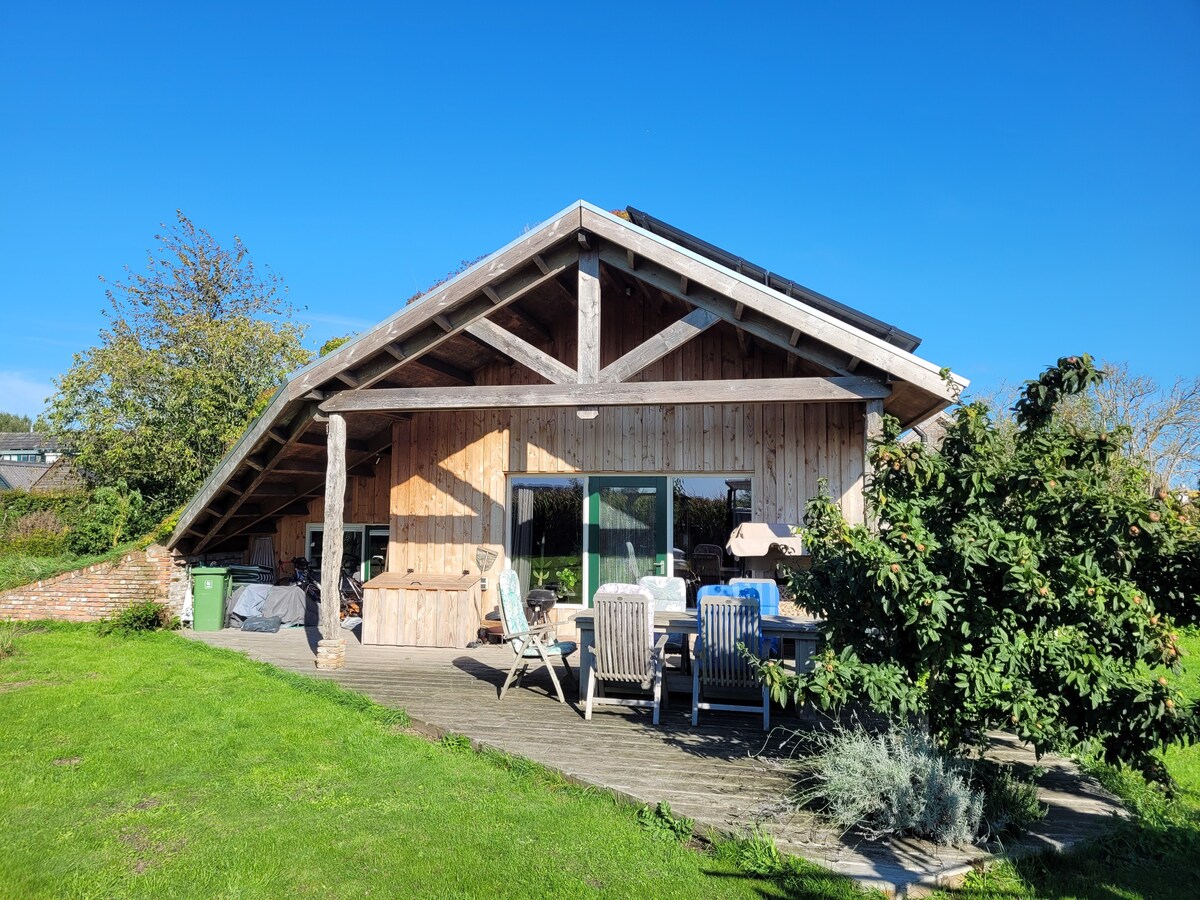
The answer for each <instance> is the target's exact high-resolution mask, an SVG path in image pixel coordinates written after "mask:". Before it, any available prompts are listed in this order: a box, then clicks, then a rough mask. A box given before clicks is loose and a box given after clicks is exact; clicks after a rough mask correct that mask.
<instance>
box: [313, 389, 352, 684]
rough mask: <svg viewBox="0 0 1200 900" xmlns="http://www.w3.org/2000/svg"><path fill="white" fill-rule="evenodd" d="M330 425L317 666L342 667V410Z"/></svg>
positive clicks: (343, 446)
mask: <svg viewBox="0 0 1200 900" xmlns="http://www.w3.org/2000/svg"><path fill="white" fill-rule="evenodd" d="M328 429H329V430H328V434H327V453H328V461H327V463H326V467H325V532H324V534H322V535H321V640H320V641H319V642H318V643H317V668H318V669H340V668H342V666H344V665H345V664H346V639H345V638H343V637H342V636H341V634H342V618H341V610H342V583H341V582H342V543H343V542H342V530H343V525H344V523H345V518H344V516H343V507H344V505H345V502H346V417H345V416H344V415H342V414H341V413H330V414H329V426H328Z"/></svg>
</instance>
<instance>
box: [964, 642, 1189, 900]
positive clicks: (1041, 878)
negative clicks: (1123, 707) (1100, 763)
mask: <svg viewBox="0 0 1200 900" xmlns="http://www.w3.org/2000/svg"><path fill="white" fill-rule="evenodd" d="M1180 645H1181V647H1182V649H1183V651H1184V655H1185V658H1184V665H1185V666H1186V669H1187V670H1186V672H1185V674H1184V675H1183V676H1182V677H1179V676H1174V675H1171V676H1169V677H1170V678H1171V679H1172V680H1176V679H1178V683H1179V686H1180V689H1181V690H1182V691H1183V692H1184V693H1185V694H1186V695H1187V696H1188V697H1190V698H1191V699H1192V700H1193V701H1200V631H1191V632H1187V633H1185V634H1184V635H1183V638H1182V640H1181V641H1180ZM1164 761H1165V762H1166V765H1167V770H1168V771H1169V772H1170V774H1171V777H1172V778H1174V779H1175V781H1176V784H1177V785H1178V791H1177V794H1176V796H1175V798H1174V799H1172V800H1168V799H1166V798H1165V797H1164V796H1163V794H1162V793H1161V792H1160V791H1158V790H1155V789H1152V788H1149V787H1147V785H1146V783H1145V781H1144V780H1143V779H1142V778H1141V777H1140V776H1139V775H1137V774H1135V773H1132V772H1128V771H1114V770H1112V769H1107V768H1104V767H1097V768H1096V770H1095V774H1096V775H1097V776H1098V777H1099V778H1100V780H1101V781H1102V782H1104V784H1105V785H1106V786H1107V787H1108V788H1109V789H1110V790H1112V791H1113V792H1115V793H1117V794H1118V795H1120V796H1122V797H1123V798H1124V799H1125V800H1126V802H1127V803H1128V804H1129V806H1130V807H1131V808H1132V809H1133V810H1134V812H1135V813H1136V819H1135V821H1133V822H1130V823H1128V824H1126V825H1123V826H1121V827H1119V828H1116V829H1115V830H1114V831H1113V832H1112V834H1110V835H1108V836H1106V837H1104V838H1102V839H1100V840H1098V841H1096V842H1094V843H1092V844H1090V845H1088V846H1085V847H1080V848H1078V849H1076V850H1075V851H1074V852H1072V853H1068V854H1052V855H1045V856H1038V857H1033V858H1031V859H1026V860H1020V861H1017V862H1014V863H1005V864H1003V865H1000V866H996V867H994V868H992V869H990V870H988V871H987V872H984V873H980V874H978V875H975V876H973V877H972V878H971V879H970V880H969V882H968V884H967V886H966V887H965V888H964V889H963V890H961V891H956V892H954V893H955V896H956V897H970V898H975V897H978V898H999V897H1046V898H1068V897H1096V898H1112V900H1116V898H1143V900H1150V898H1180V900H1183V898H1187V900H1191V898H1194V897H1198V896H1200V873H1197V871H1196V869H1197V867H1198V866H1200V745H1197V744H1193V745H1192V746H1191V747H1180V748H1173V749H1171V750H1170V751H1168V752H1167V753H1166V755H1165V757H1164Z"/></svg>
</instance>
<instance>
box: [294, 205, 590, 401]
mask: <svg viewBox="0 0 1200 900" xmlns="http://www.w3.org/2000/svg"><path fill="white" fill-rule="evenodd" d="M580 215H581V207H580V205H578V204H576V205H573V206H571V207H569V208H567V209H565V210H563V211H562V212H561V213H559V214H558V215H557V216H555V217H554V218H553V219H550V220H549V221H547V222H546V223H545V224H544V225H542V226H540V227H538V228H537V229H535V230H533V231H531V232H529V233H528V234H526V235H523V236H522V237H521V238H519V239H518V240H516V241H514V242H513V243H511V244H509V245H508V246H507V247H505V248H503V249H502V250H498V251H497V252H496V253H493V254H492V255H491V256H489V257H488V258H487V259H485V260H483V261H482V262H480V263H478V264H476V265H474V266H472V267H471V268H470V269H468V270H467V271H465V272H463V273H462V274H461V275H458V276H456V277H454V278H452V279H450V280H449V281H447V282H446V283H445V284H443V285H441V286H439V287H438V288H437V289H435V290H433V291H431V292H430V293H429V295H428V296H426V297H423V298H422V299H421V301H420V302H419V303H414V304H412V305H410V306H408V307H406V308H404V309H403V310H401V311H400V312H399V313H397V314H396V315H395V316H393V317H392V318H391V319H388V320H387V321H386V322H383V323H381V324H380V325H379V326H378V327H376V328H374V329H372V330H371V331H369V332H367V333H366V334H364V335H363V336H362V337H360V338H358V339H357V340H355V341H352V342H350V343H349V344H347V345H345V346H344V347H340V348H338V349H337V350H336V351H334V352H333V353H331V354H329V356H327V357H325V358H324V359H322V360H321V361H320V362H318V363H316V364H315V365H313V366H312V367H311V368H309V369H307V370H305V371H304V372H302V373H301V374H300V375H298V376H296V378H294V379H292V381H291V383H289V385H288V396H289V397H290V398H292V399H296V398H297V397H298V396H300V395H301V394H303V393H306V392H307V391H310V390H312V389H314V388H320V387H321V386H322V385H323V384H326V383H327V382H329V381H330V379H333V378H335V377H336V373H337V372H339V371H343V370H346V369H353V370H355V371H356V374H357V376H358V377H359V379H360V380H361V381H362V382H363V387H369V385H368V384H367V382H368V380H369V378H371V377H374V378H375V380H376V381H378V380H379V379H380V378H384V377H386V375H387V372H386V371H385V372H384V373H382V374H378V373H370V374H368V373H367V372H364V371H362V370H360V369H359V367H360V366H363V365H364V364H365V363H367V361H368V360H369V359H371V357H374V356H377V355H378V354H379V353H380V352H382V351H383V350H384V347H385V346H386V345H388V344H392V343H395V342H396V341H397V340H401V339H407V338H410V337H411V336H412V335H414V333H415V332H423V331H424V325H426V324H433V323H432V319H433V317H434V316H437V315H445V316H447V318H449V319H450V321H451V322H453V323H454V324H455V325H457V326H461V325H465V324H466V322H464V321H462V316H461V314H457V315H456V314H455V311H457V310H459V308H460V307H461V306H462V305H463V304H469V303H472V302H473V301H478V302H479V303H482V304H483V306H485V307H486V308H487V309H491V308H492V306H493V304H492V302H491V300H489V299H488V298H487V296H486V295H485V294H484V293H483V287H484V285H489V286H491V287H492V288H493V289H494V290H495V291H496V292H497V293H498V294H499V295H500V296H501V297H502V299H504V300H508V299H515V297H513V296H511V294H509V295H506V291H512V290H513V289H515V288H517V287H518V286H520V285H521V284H522V283H524V284H529V283H530V282H533V281H536V280H539V279H541V278H543V277H546V275H545V273H543V272H541V271H540V270H539V269H537V267H536V266H535V265H534V264H533V262H532V257H533V256H534V255H535V254H540V255H542V257H543V259H545V260H546V261H547V262H550V258H551V257H552V256H553V255H554V254H553V252H551V248H554V249H556V250H558V251H559V252H561V251H562V249H563V247H562V246H559V245H565V248H566V250H567V251H568V253H569V254H570V256H569V257H568V259H569V262H571V263H573V262H574V258H575V257H574V254H575V247H574V246H573V245H574V241H571V240H570V238H571V235H572V234H574V233H575V232H576V231H577V230H578V226H579V221H580ZM568 241H569V243H567V242H568ZM556 267H557V266H556V265H555V264H554V263H550V268H551V269H554V268H556ZM483 314H484V313H483V312H482V311H480V312H479V315H483ZM472 318H478V315H476V316H473V317H472ZM438 330H439V331H440V330H441V329H438ZM427 349H428V348H427ZM406 355H409V356H412V355H414V354H413V352H412V351H411V350H410V351H409V352H408V353H407V354H406Z"/></svg>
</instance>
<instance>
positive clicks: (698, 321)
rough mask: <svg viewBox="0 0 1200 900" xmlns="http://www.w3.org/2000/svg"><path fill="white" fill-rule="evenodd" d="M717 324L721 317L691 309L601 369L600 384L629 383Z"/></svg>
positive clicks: (706, 311) (702, 310)
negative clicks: (610, 382)
mask: <svg viewBox="0 0 1200 900" xmlns="http://www.w3.org/2000/svg"><path fill="white" fill-rule="evenodd" d="M718 321H720V317H718V316H717V314H716V313H713V312H710V311H709V310H707V309H693V310H692V311H691V312H690V313H688V314H687V315H686V316H684V317H683V318H682V319H680V320H679V321H678V322H674V323H673V324H671V325H668V326H667V327H666V328H664V329H663V330H662V331H660V332H659V333H658V334H656V335H654V337H652V338H650V339H648V340H646V341H644V342H643V343H641V344H639V345H638V346H636V347H634V348H633V349H632V350H630V351H629V352H628V353H626V354H625V355H624V356H622V357H621V358H620V359H618V360H616V361H614V362H611V363H609V364H608V365H607V366H605V367H604V368H603V369H601V370H600V380H601V381H628V380H629V379H630V378H632V377H633V376H634V375H636V374H637V373H638V372H640V371H642V370H643V369H645V368H646V367H647V366H649V365H651V364H652V363H656V362H658V361H659V360H660V359H662V358H663V357H664V356H668V355H669V354H671V353H673V352H674V351H675V350H678V349H679V348H680V347H682V346H683V345H684V344H686V343H687V342H688V341H690V340H691V339H692V338H694V337H696V336H697V335H701V334H703V333H704V332H705V331H707V330H708V329H709V328H711V327H712V326H713V325H715V324H716V323H717V322H718Z"/></svg>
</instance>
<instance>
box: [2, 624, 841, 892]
mask: <svg viewBox="0 0 1200 900" xmlns="http://www.w3.org/2000/svg"><path fill="white" fill-rule="evenodd" d="M0 722H2V723H3V727H0V766H2V767H3V773H4V776H3V779H0V835H3V838H2V841H3V850H2V851H0V896H5V897H18V896H19V897H38V896H55V897H62V896H69V897H111V896H146V897H156V898H157V897H170V896H203V897H213V896H221V897H280V896H317V897H321V898H328V897H351V896H353V897H358V896H366V895H374V896H386V897H391V896H436V897H493V896H511V897H542V896H552V895H553V896H560V897H573V896H591V895H595V896H612V897H641V896H655V897H705V898H707V897H785V896H808V897H822V898H837V897H850V896H858V893H857V891H856V890H855V889H854V888H853V886H852V885H850V883H848V882H847V881H845V880H844V879H840V878H837V877H835V876H833V875H831V874H829V873H827V872H824V871H822V870H820V869H818V868H816V867H814V866H808V865H807V864H804V863H801V862H792V863H789V864H788V866H787V868H786V870H785V871H783V872H778V873H777V874H776V875H775V876H774V877H772V878H762V877H756V876H752V875H749V874H747V872H746V871H744V870H746V869H750V870H753V865H750V866H747V865H746V864H747V862H750V863H752V862H753V860H754V858H755V857H754V855H753V854H752V853H749V852H748V851H749V850H752V849H753V847H751V846H749V845H747V844H737V843H732V842H730V843H726V844H724V845H721V846H719V847H718V848H717V850H716V852H701V851H699V850H696V849H691V848H688V847H685V846H682V845H680V844H678V843H675V842H673V841H670V840H664V839H662V838H661V837H657V836H656V835H655V834H654V833H653V832H652V831H650V830H647V829H645V828H643V827H642V826H640V825H639V824H638V822H637V817H636V816H635V811H634V810H633V809H631V808H630V807H627V806H623V805H619V804H617V803H616V802H614V801H613V800H611V799H609V798H608V797H607V796H606V795H603V794H599V793H593V792H588V791H584V790H581V789H579V788H575V787H571V786H568V785H566V784H565V783H564V782H562V781H561V780H559V779H557V778H555V777H554V776H553V775H552V774H550V773H547V772H545V771H543V770H541V769H539V768H538V767H536V766H533V765H532V764H527V763H524V762H523V761H520V760H514V759H512V758H506V757H499V756H495V757H491V758H489V757H487V756H483V755H479V754H476V753H473V752H471V751H469V750H464V749H462V748H461V747H459V746H458V745H457V744H456V742H453V741H449V742H445V743H444V744H442V745H435V744H431V743H429V742H427V741H425V740H423V739H421V738H418V737H415V736H412V735H409V734H406V733H404V732H403V729H402V727H401V726H400V724H399V723H398V722H397V716H396V714H395V713H394V712H391V711H388V710H385V709H383V708H382V707H378V706H375V705H374V704H372V703H371V702H370V701H368V700H366V699H365V698H362V697H360V696H359V695H355V694H350V693H348V692H346V691H343V690H341V689H340V688H338V687H336V686H335V685H332V684H330V683H328V682H322V681H316V680H314V679H307V678H303V677H300V676H296V675H289V674H286V673H282V672H279V671H278V670H275V669H272V668H271V667H269V666H265V665H262V664H259V663H254V662H251V661H249V660H247V659H245V658H243V657H240V656H237V655H235V654H232V653H228V652H225V651H222V650H217V649H214V648H211V647H207V646H204V645H202V644H198V643H195V642H192V641H189V640H187V639H185V638H182V637H180V636H178V635H173V634H164V633H160V634H152V635H145V636H138V637H130V638H122V637H117V636H112V637H100V636H98V635H97V634H95V632H94V630H92V629H90V628H86V627H52V628H49V629H45V630H35V631H26V632H25V633H22V634H20V635H19V636H18V638H17V640H16V652H15V653H14V655H12V656H10V657H8V658H6V659H0Z"/></svg>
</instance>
